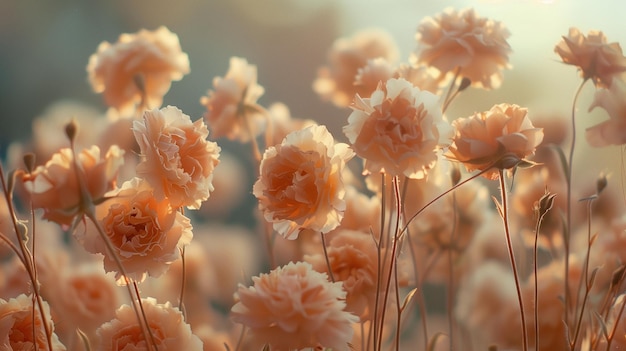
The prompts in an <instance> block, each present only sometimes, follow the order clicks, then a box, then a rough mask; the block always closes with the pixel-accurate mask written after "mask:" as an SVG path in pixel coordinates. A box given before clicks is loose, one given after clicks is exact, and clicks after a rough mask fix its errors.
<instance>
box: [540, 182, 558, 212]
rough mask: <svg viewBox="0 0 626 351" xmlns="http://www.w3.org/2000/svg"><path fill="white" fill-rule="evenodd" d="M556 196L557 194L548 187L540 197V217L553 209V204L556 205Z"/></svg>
mask: <svg viewBox="0 0 626 351" xmlns="http://www.w3.org/2000/svg"><path fill="white" fill-rule="evenodd" d="M555 197H556V194H551V193H550V192H549V191H548V188H546V190H545V192H544V194H543V196H542V197H541V198H540V199H539V204H538V206H537V211H538V212H539V216H540V217H543V216H545V214H546V213H548V211H550V210H551V209H552V206H554V198H555Z"/></svg>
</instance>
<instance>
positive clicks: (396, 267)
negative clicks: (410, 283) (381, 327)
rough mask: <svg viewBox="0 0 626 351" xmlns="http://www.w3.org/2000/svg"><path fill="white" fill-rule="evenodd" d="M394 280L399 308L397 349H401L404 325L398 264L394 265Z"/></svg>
mask: <svg viewBox="0 0 626 351" xmlns="http://www.w3.org/2000/svg"><path fill="white" fill-rule="evenodd" d="M393 281H394V282H395V289H394V290H395V293H396V309H397V310H398V313H397V316H396V340H395V345H396V351H400V331H401V328H400V326H401V325H402V307H401V306H400V288H399V287H398V265H397V264H394V265H393Z"/></svg>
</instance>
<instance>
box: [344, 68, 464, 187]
mask: <svg viewBox="0 0 626 351" xmlns="http://www.w3.org/2000/svg"><path fill="white" fill-rule="evenodd" d="M352 108H353V111H352V113H351V114H350V116H349V117H348V125H347V126H344V128H343V131H344V133H345V135H346V136H347V137H348V139H349V140H350V142H351V143H352V148H353V149H354V151H355V152H356V154H357V155H358V156H360V157H362V158H363V159H365V165H364V169H365V171H364V172H368V173H376V172H385V173H387V174H389V175H392V176H397V175H405V176H407V177H409V178H424V177H425V176H426V174H427V172H428V170H429V169H431V168H432V167H433V166H434V165H435V162H436V161H437V153H436V151H437V149H438V148H439V146H441V145H445V144H447V143H448V142H449V139H450V138H451V137H452V128H451V127H450V125H449V124H448V123H447V122H445V121H444V119H443V116H442V114H441V108H440V106H439V103H438V98H437V96H436V95H434V94H433V93H431V92H428V91H421V90H420V89H419V88H417V87H414V86H413V85H412V84H411V83H409V82H408V81H406V80H405V79H389V80H387V81H386V82H384V83H381V84H379V86H378V89H377V90H376V91H375V92H374V93H373V94H372V96H371V97H370V98H367V99H362V98H361V97H360V96H358V95H357V96H356V97H355V101H354V104H353V106H352Z"/></svg>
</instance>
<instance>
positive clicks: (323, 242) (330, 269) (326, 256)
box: [320, 232, 335, 283]
mask: <svg viewBox="0 0 626 351" xmlns="http://www.w3.org/2000/svg"><path fill="white" fill-rule="evenodd" d="M320 237H321V238H322V248H324V259H326V267H327V268H328V277H329V278H330V281H331V282H333V283H334V282H335V276H334V275H333V269H332V267H331V265H330V259H329V258H328V250H327V249H326V238H325V237H324V233H322V232H320Z"/></svg>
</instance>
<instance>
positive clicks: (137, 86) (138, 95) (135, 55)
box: [87, 27, 189, 111]
mask: <svg viewBox="0 0 626 351" xmlns="http://www.w3.org/2000/svg"><path fill="white" fill-rule="evenodd" d="M87 73H89V82H90V83H91V87H92V88H93V90H94V91H95V92H96V93H102V94H103V96H104V101H105V103H106V104H107V105H108V106H111V107H114V108H116V109H117V110H119V111H125V110H127V109H129V108H130V109H134V108H135V107H136V106H137V105H138V104H139V107H147V108H158V107H160V106H161V103H162V102H163V96H164V95H165V94H166V93H167V92H168V90H169V89H170V86H171V84H172V81H177V80H180V79H182V78H183V76H184V75H185V74H188V73H189V58H188V56H187V54H186V53H184V52H182V50H181V48H180V42H179V40H178V36H177V35H176V34H174V33H172V32H170V31H169V29H167V28H166V27H159V28H158V29H156V30H155V31H149V30H145V29H142V30H140V31H139V32H137V33H134V34H128V33H125V34H122V35H120V37H119V39H118V41H117V42H115V43H114V44H111V43H109V42H107V41H104V42H102V43H100V45H99V46H98V50H97V52H96V53H95V54H93V55H91V57H90V58H89V64H88V65H87Z"/></svg>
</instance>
